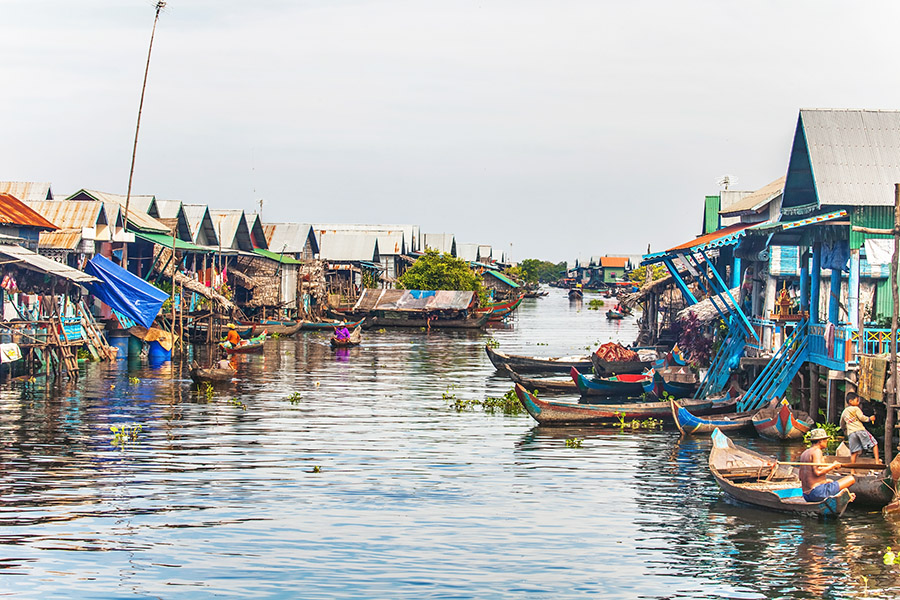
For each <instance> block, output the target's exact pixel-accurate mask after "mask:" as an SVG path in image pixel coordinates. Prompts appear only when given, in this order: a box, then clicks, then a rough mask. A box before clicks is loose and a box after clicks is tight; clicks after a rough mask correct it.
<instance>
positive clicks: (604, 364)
mask: <svg viewBox="0 0 900 600" xmlns="http://www.w3.org/2000/svg"><path fill="white" fill-rule="evenodd" d="M590 361H591V366H592V367H593V368H594V373H596V374H597V375H601V376H606V375H623V374H636V373H643V372H644V371H646V370H647V369H649V368H650V367H652V366H654V362H655V361H650V360H623V361H610V360H604V359H602V358H600V357H599V356H597V353H596V352H592V353H591V355H590Z"/></svg>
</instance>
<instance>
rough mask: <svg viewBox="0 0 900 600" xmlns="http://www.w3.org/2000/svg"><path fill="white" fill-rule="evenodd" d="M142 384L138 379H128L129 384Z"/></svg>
mask: <svg viewBox="0 0 900 600" xmlns="http://www.w3.org/2000/svg"><path fill="white" fill-rule="evenodd" d="M140 382H141V380H140V379H138V378H137V377H129V378H128V383H130V384H131V385H138V384H139V383H140Z"/></svg>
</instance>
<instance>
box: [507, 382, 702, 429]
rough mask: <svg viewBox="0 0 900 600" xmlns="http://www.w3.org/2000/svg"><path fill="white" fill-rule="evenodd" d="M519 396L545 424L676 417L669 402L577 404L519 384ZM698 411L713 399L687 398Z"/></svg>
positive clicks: (535, 417) (517, 388) (542, 423)
mask: <svg viewBox="0 0 900 600" xmlns="http://www.w3.org/2000/svg"><path fill="white" fill-rule="evenodd" d="M515 389H516V395H517V396H518V397H519V402H521V403H522V406H523V407H524V408H525V410H526V411H527V412H528V414H530V415H531V416H532V418H534V420H535V421H537V422H538V423H540V424H541V425H562V424H570V423H571V424H577V423H611V422H616V421H618V420H619V418H620V417H621V418H623V419H629V420H630V419H649V418H654V419H660V420H666V421H668V420H669V419H671V418H672V412H671V409H670V407H669V403H668V402H628V403H624V404H575V403H573V402H556V401H553V400H542V399H540V398H538V397H537V396H535V395H534V394H532V393H531V392H529V391H528V390H526V389H525V388H524V387H522V386H521V385H519V384H518V383H517V384H516V385H515ZM685 403H686V404H687V405H688V406H691V407H692V408H693V409H694V410H697V411H699V410H703V409H709V408H711V407H712V404H713V403H712V402H711V401H709V400H686V401H685Z"/></svg>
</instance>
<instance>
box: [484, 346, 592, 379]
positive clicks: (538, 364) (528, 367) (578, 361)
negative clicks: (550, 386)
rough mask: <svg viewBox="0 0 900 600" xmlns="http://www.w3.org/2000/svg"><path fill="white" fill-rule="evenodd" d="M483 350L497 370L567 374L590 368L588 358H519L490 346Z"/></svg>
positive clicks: (519, 356)
mask: <svg viewBox="0 0 900 600" xmlns="http://www.w3.org/2000/svg"><path fill="white" fill-rule="evenodd" d="M484 350H485V352H487V355H488V358H490V359H491V362H492V363H493V365H494V367H495V368H496V369H498V370H500V369H501V368H502V366H501V365H506V366H509V367H510V368H512V369H513V370H514V371H516V372H517V373H541V372H544V373H568V372H570V370H571V369H572V367H575V368H576V369H580V370H583V371H589V370H590V368H591V359H590V357H588V356H560V357H543V356H521V355H515V354H505V353H503V352H501V351H500V350H496V349H494V348H491V347H490V345H485V347H484Z"/></svg>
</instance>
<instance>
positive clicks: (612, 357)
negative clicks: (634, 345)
mask: <svg viewBox="0 0 900 600" xmlns="http://www.w3.org/2000/svg"><path fill="white" fill-rule="evenodd" d="M596 354H597V358H599V359H601V360H605V361H607V362H630V361H636V360H638V354H637V352H635V351H634V350H629V349H628V348H626V347H624V346H623V345H621V344H617V343H615V342H607V343H605V344H603V345H602V346H600V347H599V348H597V352H596Z"/></svg>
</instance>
